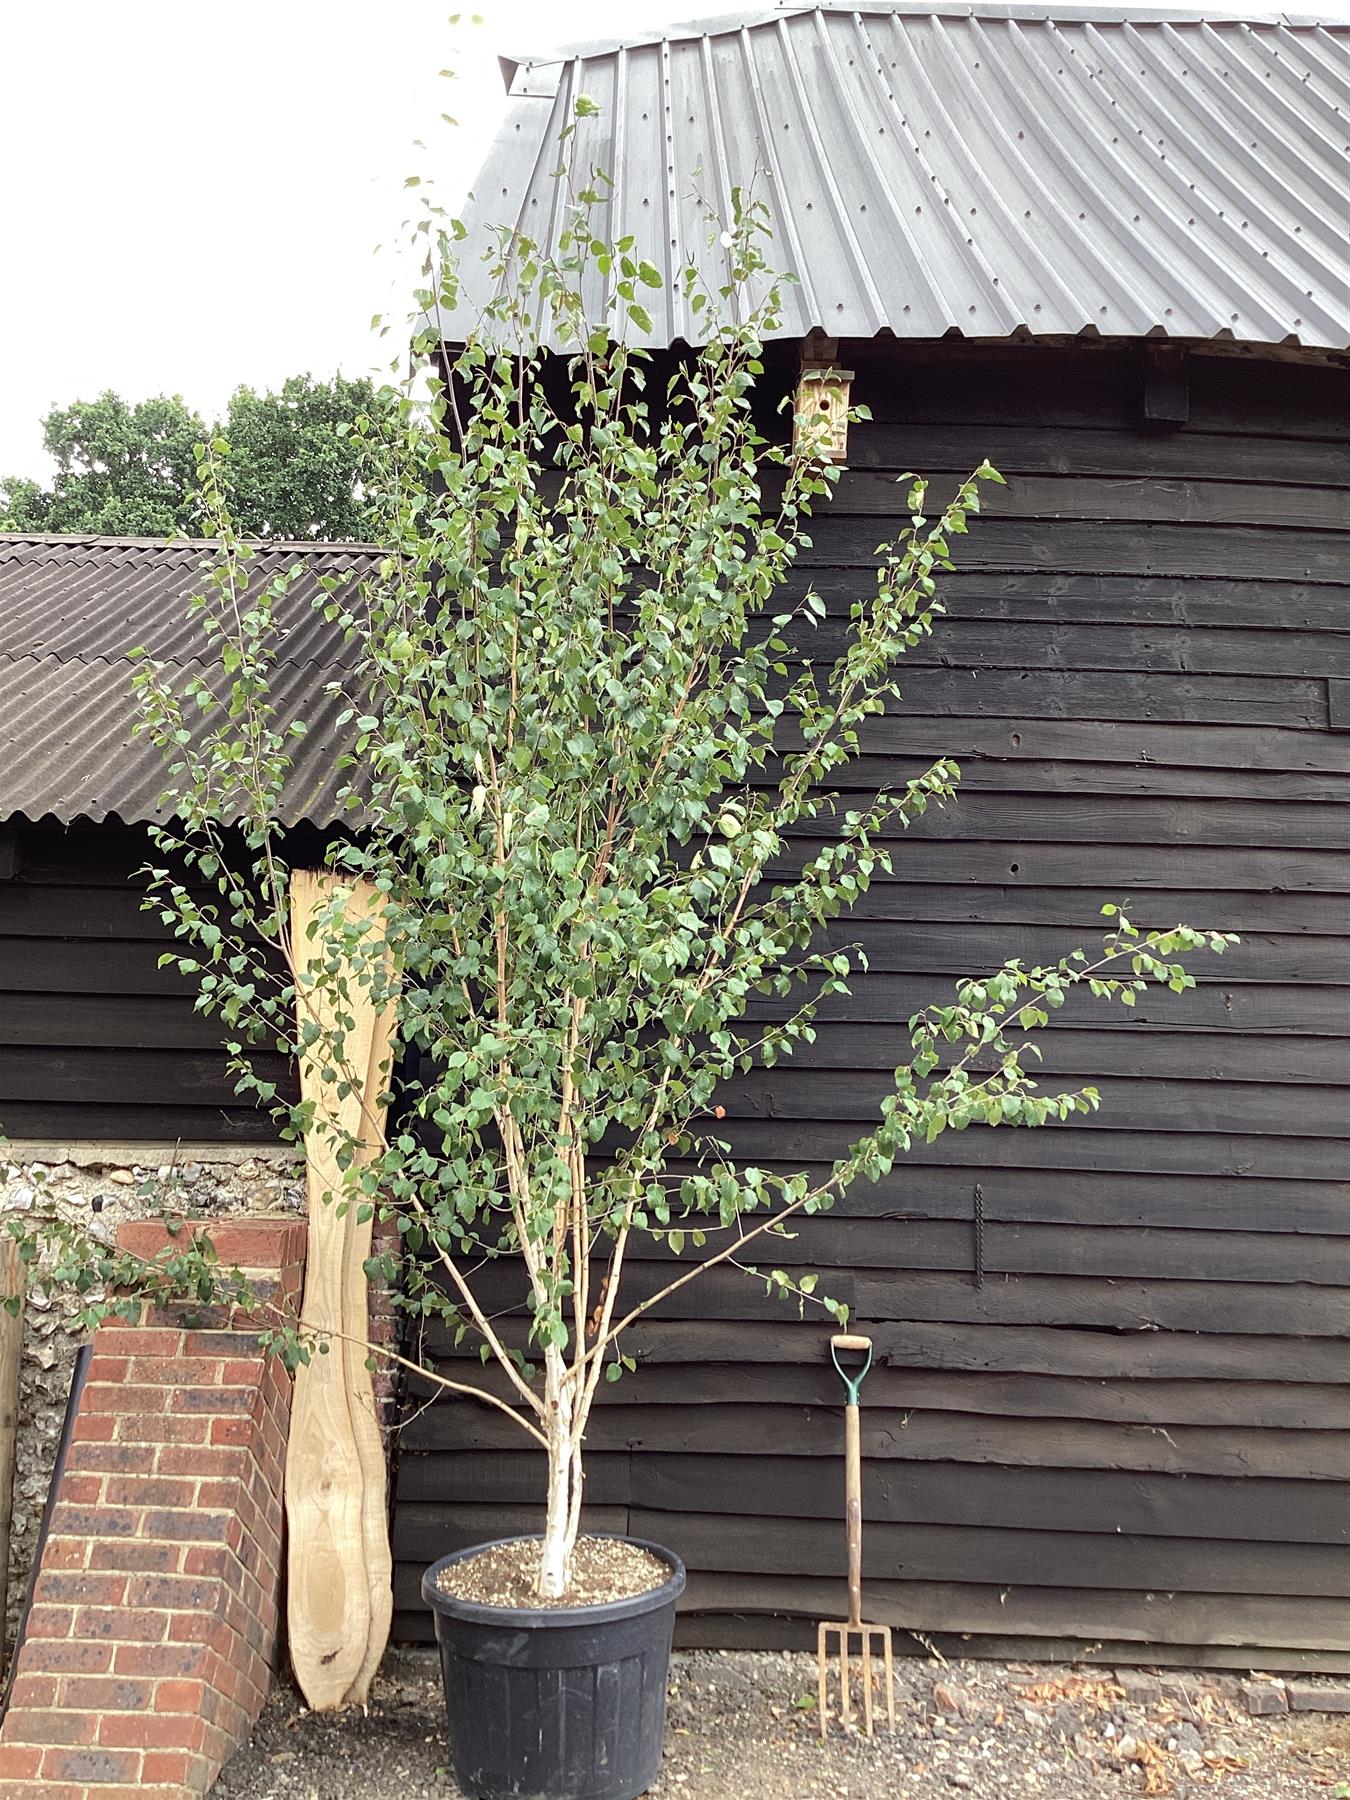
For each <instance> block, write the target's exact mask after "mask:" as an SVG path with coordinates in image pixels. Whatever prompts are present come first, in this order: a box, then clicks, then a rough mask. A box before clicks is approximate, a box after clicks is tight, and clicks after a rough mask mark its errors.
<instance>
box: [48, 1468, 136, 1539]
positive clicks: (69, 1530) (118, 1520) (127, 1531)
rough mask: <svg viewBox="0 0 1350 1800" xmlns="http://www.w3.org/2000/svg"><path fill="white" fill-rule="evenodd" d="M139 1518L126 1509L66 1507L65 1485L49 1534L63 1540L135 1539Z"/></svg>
mask: <svg viewBox="0 0 1350 1800" xmlns="http://www.w3.org/2000/svg"><path fill="white" fill-rule="evenodd" d="M140 1522H141V1515H140V1514H139V1513H138V1512H135V1511H133V1510H132V1509H131V1508H129V1507H124V1506H123V1507H112V1506H100V1507H97V1508H95V1507H89V1506H68V1505H67V1504H66V1488H65V1483H64V1482H62V1484H61V1500H60V1503H59V1504H58V1505H57V1506H56V1507H55V1509H54V1510H53V1512H52V1526H51V1528H52V1530H53V1531H59V1532H60V1534H61V1536H62V1537H84V1538H93V1537H104V1538H110V1537H126V1538H129V1537H135V1536H136V1533H137V1529H138V1527H139V1526H140Z"/></svg>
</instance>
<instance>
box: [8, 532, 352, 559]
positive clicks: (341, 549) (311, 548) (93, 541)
mask: <svg viewBox="0 0 1350 1800" xmlns="http://www.w3.org/2000/svg"><path fill="white" fill-rule="evenodd" d="M239 542H240V543H243V544H247V545H248V547H249V549H250V550H264V551H273V552H276V551H282V550H298V551H303V552H304V553H305V554H306V555H313V554H314V553H315V552H318V553H319V554H320V555H342V554H345V553H348V552H361V551H366V552H369V553H370V554H371V555H374V554H376V553H380V554H383V546H382V545H380V544H372V543H369V542H367V541H365V540H361V539H353V540H351V541H347V540H345V539H342V538H241V539H240V540H239ZM8 544H13V545H21V544H66V545H69V546H70V547H71V548H72V549H73V548H75V547H77V546H78V547H79V548H81V549H86V550H91V549H100V550H174V551H184V550H200V551H207V550H218V549H219V548H220V544H221V540H220V539H219V538H160V537H117V536H114V535H112V534H110V533H102V532H91V531H0V548H3V547H4V546H5V545H8Z"/></svg>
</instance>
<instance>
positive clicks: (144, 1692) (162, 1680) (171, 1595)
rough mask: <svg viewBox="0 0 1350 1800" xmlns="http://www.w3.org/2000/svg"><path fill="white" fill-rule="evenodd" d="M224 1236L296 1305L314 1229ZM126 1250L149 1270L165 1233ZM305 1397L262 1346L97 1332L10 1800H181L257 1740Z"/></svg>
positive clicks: (3, 1782)
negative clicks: (294, 1411)
mask: <svg viewBox="0 0 1350 1800" xmlns="http://www.w3.org/2000/svg"><path fill="white" fill-rule="evenodd" d="M211 1236H212V1238H213V1240H214V1242H215V1245H216V1249H217V1251H218V1253H219V1255H220V1258H221V1260H222V1261H223V1262H225V1263H227V1264H236V1265H238V1266H239V1267H240V1268H242V1269H245V1270H247V1271H249V1273H250V1275H251V1276H252V1277H253V1279H254V1284H255V1285H256V1286H259V1287H263V1288H266V1289H268V1290H269V1291H271V1292H274V1293H275V1294H276V1295H277V1296H278V1297H279V1298H281V1299H283V1300H290V1299H292V1298H293V1297H295V1296H297V1295H298V1294H299V1292H300V1287H301V1278H302V1272H303V1258H304V1244H305V1227H304V1225H303V1224H301V1223H298V1222H297V1221H295V1220H290V1219H288V1220H284V1221H270V1220H266V1221H265V1220H256V1219H255V1220H248V1221H238V1222H234V1223H225V1224H221V1225H219V1226H215V1227H213V1228H212V1231H211ZM118 1241H119V1243H120V1244H121V1245H123V1246H124V1247H125V1248H128V1249H131V1250H133V1251H135V1252H136V1253H138V1254H140V1255H152V1254H153V1253H154V1251H155V1250H156V1249H157V1248H159V1247H160V1246H162V1244H163V1242H164V1233H163V1228H162V1227H160V1226H158V1225H156V1224H154V1223H153V1222H149V1221H147V1222H145V1223H142V1224H131V1225H127V1226H124V1227H123V1228H122V1230H121V1231H120V1232H119V1234H118ZM223 1323H228V1321H226V1322H223ZM290 1388H291V1384H290V1379H289V1377H288V1376H287V1374H286V1373H285V1370H284V1369H283V1368H282V1367H281V1365H280V1363H279V1362H278V1361H277V1360H276V1359H275V1358H268V1357H265V1356H264V1355H263V1354H262V1352H261V1351H260V1350H259V1348H258V1345H257V1341H256V1337H255V1336H253V1335H251V1334H250V1333H249V1332H248V1331H247V1330H246V1329H209V1330H207V1329H201V1330H187V1329H184V1328H183V1326H182V1325H181V1323H178V1322H176V1321H174V1320H173V1319H171V1318H169V1317H168V1316H166V1315H164V1314H162V1313H157V1314H147V1315H146V1316H145V1317H144V1318H143V1319H142V1320H140V1321H138V1322H137V1323H135V1324H133V1325H127V1324H124V1323H123V1322H121V1321H111V1320H110V1321H109V1322H108V1323H106V1324H105V1325H103V1326H101V1327H100V1328H99V1331H98V1333H97V1334H96V1336H95V1340H94V1354H93V1358H92V1360H91V1362H90V1365H89V1373H88V1379H87V1381H86V1384H85V1388H84V1392H83V1395H82V1396H81V1400H80V1406H79V1411H78V1413H77V1415H76V1419H75V1423H74V1430H73V1433H72V1437H71V1443H70V1449H69V1453H68V1456H67V1459H66V1466H65V1471H64V1474H63V1476H62V1479H61V1483H60V1487H59V1490H58V1492H57V1495H56V1504H55V1510H54V1512H53V1515H52V1525H51V1531H50V1534H49V1536H48V1539H47V1543H46V1546H45V1548H44V1550H43V1554H42V1563H41V1568H40V1571H39V1574H38V1580H37V1585H36V1588H35V1590H34V1595H33V1606H32V1611H31V1612H30V1614H29V1619H28V1626H27V1630H26V1631H25V1634H24V1640H23V1643H22V1644H21V1645H20V1646H19V1650H18V1662H17V1667H16V1675H15V1682H14V1689H13V1693H12V1695H11V1699H10V1706H9V1710H8V1712H7V1713H6V1715H5V1718H4V1722H3V1725H0V1797H3V1800H111V1796H114V1795H117V1796H126V1795H129V1794H132V1793H135V1794H138V1795H142V1796H149V1797H150V1800H184V1797H185V1796H189V1795H198V1794H203V1793H205V1792H206V1790H207V1788H208V1787H209V1786H210V1784H211V1782H212V1781H213V1780H214V1779H215V1776H216V1775H217V1773H218V1772H219V1770H220V1767H221V1764H222V1763H223V1762H224V1760H225V1759H226V1757H227V1756H229V1754H230V1752H231V1751H232V1750H233V1749H234V1748H235V1747H236V1746H237V1745H238V1744H239V1743H240V1742H241V1741H242V1740H243V1738H245V1737H246V1736H247V1735H248V1732H249V1730H250V1728H251V1726H252V1725H253V1723H254V1721H255V1720H256V1719H257V1717H258V1714H259V1712H260V1711H261V1709H262V1704H263V1700H264V1698H265V1696H266V1691H267V1684H268V1679H269V1672H270V1668H271V1663H272V1658H273V1654H274V1651H275V1648H276V1642H277V1623H278V1600H279V1590H280V1581H281V1554H282V1551H281V1544H282V1475H283V1467H284V1461H285V1446H286V1428H287V1422H288V1418H289V1412H290Z"/></svg>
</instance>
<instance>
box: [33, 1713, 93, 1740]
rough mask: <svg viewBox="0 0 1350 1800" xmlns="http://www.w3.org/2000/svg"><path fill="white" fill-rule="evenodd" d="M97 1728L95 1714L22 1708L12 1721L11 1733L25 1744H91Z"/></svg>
mask: <svg viewBox="0 0 1350 1800" xmlns="http://www.w3.org/2000/svg"><path fill="white" fill-rule="evenodd" d="M97 1725H98V1715H97V1714H96V1713H88V1712H71V1711H68V1710H65V1709H57V1708H55V1707H48V1708H42V1709H36V1708H34V1709H29V1708H25V1710H24V1711H23V1712H22V1713H20V1714H19V1716H18V1717H17V1718H16V1719H15V1721H14V1732H15V1736H16V1737H19V1738H21V1739H22V1740H23V1742H24V1743H25V1744H92V1743H93V1741H94V1732H95V1728H96V1726H97Z"/></svg>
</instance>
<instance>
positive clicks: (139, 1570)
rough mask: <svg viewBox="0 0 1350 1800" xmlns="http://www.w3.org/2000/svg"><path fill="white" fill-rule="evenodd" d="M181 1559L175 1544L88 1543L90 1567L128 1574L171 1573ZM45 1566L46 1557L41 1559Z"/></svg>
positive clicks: (178, 1548) (172, 1573)
mask: <svg viewBox="0 0 1350 1800" xmlns="http://www.w3.org/2000/svg"><path fill="white" fill-rule="evenodd" d="M182 1560H183V1552H182V1550H181V1548H180V1547H179V1546H178V1545H177V1544H152V1543H127V1542H126V1541H125V1540H124V1539H120V1538H119V1539H118V1540H117V1541H116V1542H114V1543H108V1544H105V1543H95V1544H92V1545H91V1546H90V1550H89V1566H90V1568H93V1569H120V1570H122V1571H123V1573H124V1574H128V1575H174V1574H176V1573H177V1571H178V1565H179V1563H180V1562H181V1561H182ZM43 1563H44V1566H45V1563H46V1557H45V1556H44V1558H43Z"/></svg>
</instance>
